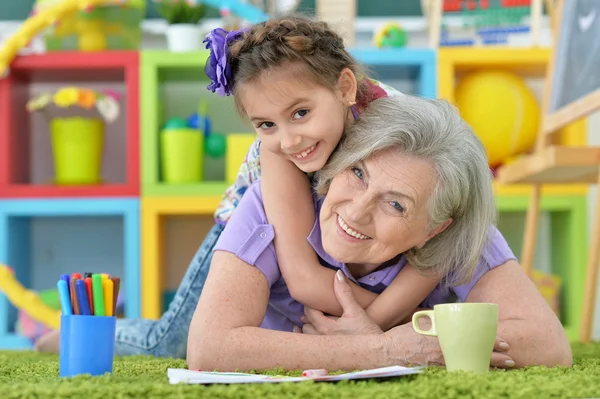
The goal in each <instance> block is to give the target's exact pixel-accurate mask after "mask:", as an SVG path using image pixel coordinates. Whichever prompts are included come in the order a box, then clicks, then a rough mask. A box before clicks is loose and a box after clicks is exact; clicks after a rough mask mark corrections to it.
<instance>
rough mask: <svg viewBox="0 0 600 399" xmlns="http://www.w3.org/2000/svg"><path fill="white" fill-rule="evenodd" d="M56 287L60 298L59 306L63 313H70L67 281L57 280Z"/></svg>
mask: <svg viewBox="0 0 600 399" xmlns="http://www.w3.org/2000/svg"><path fill="white" fill-rule="evenodd" d="M56 287H57V288H58V297H59V298H60V307H61V310H62V314H63V315H72V314H73V312H72V311H71V299H70V297H69V288H68V287H67V282H66V281H65V280H64V279H62V278H61V279H60V280H58V283H56Z"/></svg>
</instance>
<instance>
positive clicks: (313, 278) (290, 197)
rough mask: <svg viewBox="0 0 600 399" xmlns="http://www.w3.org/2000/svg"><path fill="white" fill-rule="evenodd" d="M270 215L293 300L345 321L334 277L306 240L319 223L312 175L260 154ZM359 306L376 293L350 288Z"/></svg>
mask: <svg viewBox="0 0 600 399" xmlns="http://www.w3.org/2000/svg"><path fill="white" fill-rule="evenodd" d="M260 162H261V182H260V185H261V186H260V188H261V192H262V197H263V204H264V207H265V213H266V215H267V219H268V221H269V224H271V225H273V229H274V230H275V240H274V245H275V252H276V254H277V260H278V262H279V268H280V270H281V274H282V275H283V278H284V279H285V282H286V284H287V286H288V289H289V291H290V295H291V296H292V298H294V299H295V300H297V301H298V302H300V303H302V304H304V305H306V306H309V307H311V308H314V309H318V310H320V311H322V312H324V313H329V314H331V315H335V316H341V314H342V313H341V312H342V308H341V306H340V304H339V303H338V301H337V299H336V297H335V294H334V292H333V278H334V276H335V272H334V271H333V270H331V269H328V268H326V267H323V266H322V265H321V264H320V263H319V260H318V258H317V255H316V253H315V252H314V250H313V248H312V247H311V245H310V243H309V242H308V240H307V237H308V235H309V234H310V232H311V230H312V228H313V225H314V223H315V210H314V206H313V197H312V193H311V187H310V182H309V180H308V178H307V176H306V175H305V174H304V172H302V171H301V170H300V169H298V168H297V167H296V165H294V164H293V163H292V162H291V161H288V160H286V159H284V158H282V157H280V156H278V155H276V154H273V153H272V152H270V151H267V150H264V151H261V154H260ZM351 285H352V290H353V293H354V296H355V298H356V300H357V301H358V303H359V304H360V305H361V306H362V307H363V308H366V307H367V306H369V304H370V303H371V302H372V301H373V300H374V299H375V298H376V297H377V295H376V294H374V293H372V292H370V291H368V290H365V289H364V288H362V287H359V286H358V285H356V284H351Z"/></svg>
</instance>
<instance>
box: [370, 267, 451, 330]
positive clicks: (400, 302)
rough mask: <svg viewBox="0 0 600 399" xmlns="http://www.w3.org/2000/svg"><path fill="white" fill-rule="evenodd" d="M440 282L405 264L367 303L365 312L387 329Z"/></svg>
mask: <svg viewBox="0 0 600 399" xmlns="http://www.w3.org/2000/svg"><path fill="white" fill-rule="evenodd" d="M439 282H440V278H439V277H437V276H424V275H422V274H419V272H418V271H417V270H416V269H415V268H414V267H413V266H412V265H410V264H406V265H405V266H404V267H403V268H402V270H401V271H400V273H398V275H397V276H396V278H394V281H392V283H391V284H390V285H389V286H388V287H387V288H386V289H385V290H384V291H383V292H382V293H381V294H380V295H379V296H378V297H377V298H376V299H375V300H374V301H373V303H371V305H369V307H368V308H367V309H366V310H367V314H368V315H369V316H370V317H371V319H373V321H375V323H377V324H378V325H379V327H381V329H382V330H383V331H387V330H389V329H390V328H392V327H395V326H397V325H399V324H401V323H402V322H403V321H404V320H406V318H407V316H409V315H411V314H412V313H413V312H414V310H415V309H416V308H417V306H419V305H420V304H421V303H422V302H423V301H424V300H425V298H426V297H427V295H429V294H430V293H431V291H433V289H434V288H435V287H436V286H437V285H438V283H439Z"/></svg>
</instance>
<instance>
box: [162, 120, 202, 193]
mask: <svg viewBox="0 0 600 399" xmlns="http://www.w3.org/2000/svg"><path fill="white" fill-rule="evenodd" d="M160 139H161V152H162V157H161V161H162V165H161V166H162V177H163V181H164V182H165V183H175V184H177V183H179V184H181V183H198V182H200V181H202V176H203V172H204V171H203V169H204V165H203V162H204V156H203V154H204V135H203V134H202V132H199V131H198V130H195V129H189V128H179V129H166V130H163V131H162V132H161V137H160Z"/></svg>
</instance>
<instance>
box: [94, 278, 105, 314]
mask: <svg viewBox="0 0 600 399" xmlns="http://www.w3.org/2000/svg"><path fill="white" fill-rule="evenodd" d="M92 291H93V294H94V314H95V315H96V316H104V315H105V313H104V295H103V293H102V275H100V274H93V275H92Z"/></svg>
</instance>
